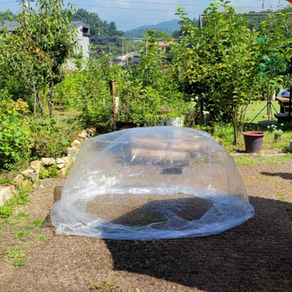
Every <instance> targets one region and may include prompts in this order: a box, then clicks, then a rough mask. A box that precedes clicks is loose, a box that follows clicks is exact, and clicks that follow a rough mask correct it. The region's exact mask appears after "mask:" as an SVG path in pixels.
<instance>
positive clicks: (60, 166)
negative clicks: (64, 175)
mask: <svg viewBox="0 0 292 292" xmlns="http://www.w3.org/2000/svg"><path fill="white" fill-rule="evenodd" d="M64 167H65V162H64V163H59V164H57V169H62V168H64Z"/></svg>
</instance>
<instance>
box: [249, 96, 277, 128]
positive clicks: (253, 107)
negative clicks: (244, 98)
mask: <svg viewBox="0 0 292 292" xmlns="http://www.w3.org/2000/svg"><path fill="white" fill-rule="evenodd" d="M266 105H267V101H255V102H254V103H252V104H250V105H249V106H248V107H247V110H246V116H245V122H247V123H250V122H251V121H252V120H253V119H254V118H255V117H256V116H257V114H258V113H260V112H261V111H262V112H261V113H260V114H259V115H258V117H257V118H255V120H254V121H253V123H266V122H267V121H268V119H267V118H264V117H263V116H264V115H267V107H266V108H265V106H266ZM272 105H273V106H272V114H273V115H272V121H273V122H274V123H275V124H277V119H276V118H275V117H274V114H275V110H274V108H275V109H276V110H277V112H278V113H279V112H280V105H279V104H278V101H272Z"/></svg>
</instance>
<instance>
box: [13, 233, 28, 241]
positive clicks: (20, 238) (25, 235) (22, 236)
mask: <svg viewBox="0 0 292 292" xmlns="http://www.w3.org/2000/svg"><path fill="white" fill-rule="evenodd" d="M30 234H31V232H30V231H17V232H14V233H13V235H14V237H15V238H16V239H18V240H22V239H23V238H25V237H27V236H29V235H30Z"/></svg>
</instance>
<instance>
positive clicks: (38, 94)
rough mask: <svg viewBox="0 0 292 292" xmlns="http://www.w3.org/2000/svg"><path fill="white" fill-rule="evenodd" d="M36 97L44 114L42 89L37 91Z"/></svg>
mask: <svg viewBox="0 0 292 292" xmlns="http://www.w3.org/2000/svg"><path fill="white" fill-rule="evenodd" d="M36 98H37V103H38V105H39V107H40V109H41V111H42V115H43V114H44V105H42V102H41V93H40V91H37V93H36Z"/></svg>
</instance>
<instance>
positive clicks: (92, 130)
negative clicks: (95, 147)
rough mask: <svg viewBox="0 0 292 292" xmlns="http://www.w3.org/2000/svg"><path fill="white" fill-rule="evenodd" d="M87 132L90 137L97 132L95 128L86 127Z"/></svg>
mask: <svg viewBox="0 0 292 292" xmlns="http://www.w3.org/2000/svg"><path fill="white" fill-rule="evenodd" d="M86 133H87V134H88V136H89V137H92V136H93V135H94V133H95V129H94V128H89V129H86Z"/></svg>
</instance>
